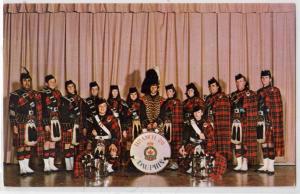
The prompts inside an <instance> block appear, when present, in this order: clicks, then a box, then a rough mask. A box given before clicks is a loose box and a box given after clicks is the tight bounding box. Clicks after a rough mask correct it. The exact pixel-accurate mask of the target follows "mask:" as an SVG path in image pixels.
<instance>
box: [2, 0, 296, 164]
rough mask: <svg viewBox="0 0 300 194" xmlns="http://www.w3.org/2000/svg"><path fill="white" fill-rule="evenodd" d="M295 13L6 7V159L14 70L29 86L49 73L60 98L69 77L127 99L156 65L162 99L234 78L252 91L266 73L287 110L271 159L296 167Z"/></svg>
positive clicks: (264, 7) (84, 87)
mask: <svg viewBox="0 0 300 194" xmlns="http://www.w3.org/2000/svg"><path fill="white" fill-rule="evenodd" d="M295 11H296V9H295V5H294V4H5V5H4V71H3V75H4V114H3V115H4V118H3V119H4V124H3V126H4V128H3V132H4V133H3V135H4V136H3V138H4V162H7V163H11V162H14V161H15V159H14V156H15V155H14V148H13V147H12V137H11V136H12V130H11V129H10V127H9V118H8V97H9V93H10V92H12V91H13V90H15V89H17V88H18V87H19V76H20V70H21V66H26V67H27V68H28V69H29V70H30V72H31V75H32V78H33V88H34V89H40V88H41V87H42V86H43V82H44V76H45V75H46V74H50V73H51V74H54V75H55V76H56V78H57V80H58V87H59V89H60V90H61V91H62V92H63V93H64V82H65V81H66V80H68V79H72V80H73V81H74V82H75V83H76V84H77V86H78V91H79V93H80V95H81V96H82V97H87V96H88V92H89V87H88V84H89V82H90V81H93V80H95V81H97V82H98V83H99V84H100V87H101V95H102V96H104V97H107V96H108V90H109V85H110V84H118V85H119V86H120V89H121V94H122V96H123V97H124V98H125V97H126V95H127V91H128V88H129V87H130V86H133V85H135V86H137V87H138V88H140V86H141V82H142V80H143V78H144V74H145V71H146V70H147V69H148V68H150V67H153V66H155V65H157V66H159V69H160V77H161V88H160V90H161V94H162V95H165V92H164V86H165V85H166V84H169V83H174V85H176V86H177V89H178V92H179V97H180V98H181V99H185V96H184V91H185V85H186V84H187V83H189V82H195V83H196V84H197V86H198V88H199V90H200V92H201V94H202V95H205V94H208V88H207V80H208V79H210V78H211V77H212V76H215V77H216V78H218V79H219V80H220V82H221V86H222V87H223V90H224V91H225V92H226V93H230V92H232V91H234V90H235V81H234V76H235V75H236V74H237V73H243V74H245V75H246V76H247V77H248V78H249V80H250V87H251V89H253V90H257V89H259V88H260V87H261V83H260V71H261V70H263V69H270V70H271V71H272V73H273V75H274V83H275V85H276V86H277V87H279V88H280V90H281V93H282V98H283V104H284V126H285V141H286V143H285V145H286V148H285V149H286V152H285V153H286V155H285V157H283V158H278V160H277V161H279V162H284V163H288V164H295V134H296V127H295V108H296V107H295V88H296V80H295V60H296V58H295V56H296V55H295V44H296V43H295V33H296V28H295V27H296V24H295V20H296V18H295V17H296V16H295V15H296V14H295Z"/></svg>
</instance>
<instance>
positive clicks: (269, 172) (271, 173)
mask: <svg viewBox="0 0 300 194" xmlns="http://www.w3.org/2000/svg"><path fill="white" fill-rule="evenodd" d="M267 174H268V175H270V176H272V175H274V174H275V171H272V172H271V171H267Z"/></svg>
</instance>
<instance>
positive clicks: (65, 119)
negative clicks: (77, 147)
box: [60, 95, 84, 149]
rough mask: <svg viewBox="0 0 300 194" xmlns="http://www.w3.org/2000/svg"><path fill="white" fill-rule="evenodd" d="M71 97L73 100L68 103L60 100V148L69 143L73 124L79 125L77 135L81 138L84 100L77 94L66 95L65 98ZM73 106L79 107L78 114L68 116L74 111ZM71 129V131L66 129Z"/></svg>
mask: <svg viewBox="0 0 300 194" xmlns="http://www.w3.org/2000/svg"><path fill="white" fill-rule="evenodd" d="M70 97H73V99H74V102H73V103H70V102H68V101H66V100H64V101H62V102H61V106H60V108H61V110H62V111H61V112H60V113H61V117H60V121H61V122H60V124H61V129H62V134H61V136H62V139H61V148H62V149H64V144H71V143H72V137H73V136H72V135H73V126H74V124H75V123H76V124H78V125H79V129H80V131H79V134H78V135H79V136H80V138H79V139H80V140H81V135H82V127H83V116H82V110H83V106H84V101H83V100H82V98H81V97H80V96H79V95H68V96H66V98H70ZM74 107H78V108H79V112H80V115H79V116H76V118H70V113H71V112H72V113H73V111H74ZM69 129H71V131H68V130H69ZM80 140H79V142H80Z"/></svg>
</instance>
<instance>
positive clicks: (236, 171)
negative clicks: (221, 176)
mask: <svg viewBox="0 0 300 194" xmlns="http://www.w3.org/2000/svg"><path fill="white" fill-rule="evenodd" d="M233 171H234V172H241V171H242V170H241V169H240V170H235V169H233Z"/></svg>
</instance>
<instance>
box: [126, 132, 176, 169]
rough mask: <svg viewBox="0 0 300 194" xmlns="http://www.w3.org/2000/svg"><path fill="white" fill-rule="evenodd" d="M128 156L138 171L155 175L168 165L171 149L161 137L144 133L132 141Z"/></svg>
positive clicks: (152, 133)
mask: <svg viewBox="0 0 300 194" xmlns="http://www.w3.org/2000/svg"><path fill="white" fill-rule="evenodd" d="M130 156H131V161H132V163H133V164H134V166H135V167H136V168H137V169H139V170H140V171H142V172H145V173H150V174H152V173H157V172H159V171H162V170H163V169H164V168H165V167H166V166H167V165H168V162H169V160H168V159H169V158H170V157H171V147H170V145H169V143H168V141H167V140H166V138H164V137H163V136H161V135H159V134H157V133H154V132H146V133H143V134H141V135H139V136H138V137H137V138H136V139H135V140H134V141H133V143H132V145H131V148H130Z"/></svg>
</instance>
